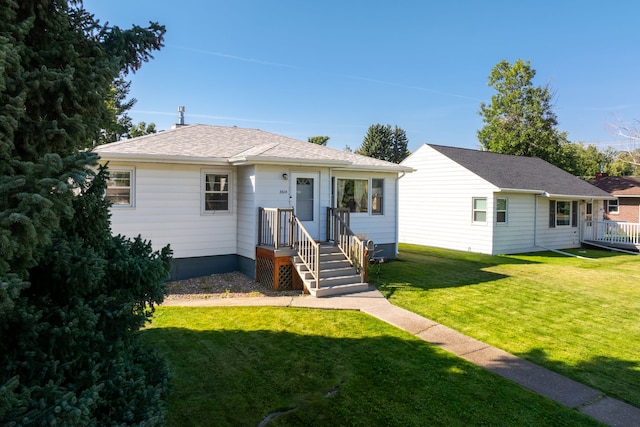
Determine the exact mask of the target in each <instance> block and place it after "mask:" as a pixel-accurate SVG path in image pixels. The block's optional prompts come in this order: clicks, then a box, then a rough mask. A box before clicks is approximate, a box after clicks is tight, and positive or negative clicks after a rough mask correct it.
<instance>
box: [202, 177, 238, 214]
mask: <svg viewBox="0 0 640 427" xmlns="http://www.w3.org/2000/svg"><path fill="white" fill-rule="evenodd" d="M230 188H231V174H230V173H219V172H211V171H203V173H202V189H203V192H202V201H203V208H202V211H203V213H215V212H231V197H230V191H229V189H230Z"/></svg>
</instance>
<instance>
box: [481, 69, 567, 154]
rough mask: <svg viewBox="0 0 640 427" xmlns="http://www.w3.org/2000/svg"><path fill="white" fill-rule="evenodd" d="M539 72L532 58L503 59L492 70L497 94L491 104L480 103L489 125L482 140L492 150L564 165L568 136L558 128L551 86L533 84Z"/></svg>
mask: <svg viewBox="0 0 640 427" xmlns="http://www.w3.org/2000/svg"><path fill="white" fill-rule="evenodd" d="M535 74H536V72H535V70H534V69H533V68H531V65H530V64H529V61H527V62H524V61H522V60H521V59H518V60H517V61H516V62H515V63H514V64H510V63H509V62H507V61H501V62H500V63H498V64H497V65H496V66H495V67H494V68H493V69H492V70H491V74H490V75H489V83H488V84H489V86H491V87H492V88H493V89H495V91H496V93H495V94H494V95H493V96H492V97H491V103H490V104H485V103H484V102H483V103H481V104H480V111H479V114H480V115H481V116H482V118H483V121H484V123H485V124H484V127H483V128H482V129H480V130H479V131H478V140H479V141H480V144H481V145H482V147H484V148H485V149H487V150H488V151H493V152H496V153H504V154H514V155H518V156H528V157H539V158H541V159H543V160H546V161H548V162H550V163H552V164H555V165H558V166H560V165H561V163H562V161H561V159H560V158H559V153H560V152H561V151H562V146H563V144H565V143H566V142H567V136H566V133H564V132H560V131H558V130H557V129H556V126H557V124H558V121H557V118H556V115H555V113H554V112H553V110H552V100H553V96H552V93H551V91H550V89H549V87H548V86H534V85H533V78H534V77H535Z"/></svg>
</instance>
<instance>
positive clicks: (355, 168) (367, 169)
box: [334, 165, 416, 173]
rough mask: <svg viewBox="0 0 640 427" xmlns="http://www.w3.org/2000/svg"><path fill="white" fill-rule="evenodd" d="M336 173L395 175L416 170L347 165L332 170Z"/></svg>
mask: <svg viewBox="0 0 640 427" xmlns="http://www.w3.org/2000/svg"><path fill="white" fill-rule="evenodd" d="M334 170H337V171H358V172H395V173H406V172H415V171H416V169H413V168H410V167H408V166H399V167H385V166H365V165H349V166H348V167H344V168H334Z"/></svg>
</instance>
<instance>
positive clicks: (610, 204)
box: [606, 199, 619, 214]
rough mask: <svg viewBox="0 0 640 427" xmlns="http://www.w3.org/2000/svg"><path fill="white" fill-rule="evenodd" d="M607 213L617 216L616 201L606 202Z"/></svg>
mask: <svg viewBox="0 0 640 427" xmlns="http://www.w3.org/2000/svg"><path fill="white" fill-rule="evenodd" d="M606 202H607V213H610V214H617V213H618V205H619V203H618V199H615V200H607V201H606Z"/></svg>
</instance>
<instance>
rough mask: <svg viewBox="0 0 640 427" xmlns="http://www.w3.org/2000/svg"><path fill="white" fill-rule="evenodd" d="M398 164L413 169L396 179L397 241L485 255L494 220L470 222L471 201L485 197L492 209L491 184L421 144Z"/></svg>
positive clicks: (488, 246)
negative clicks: (398, 185) (479, 222)
mask: <svg viewBox="0 0 640 427" xmlns="http://www.w3.org/2000/svg"><path fill="white" fill-rule="evenodd" d="M402 164H403V165H404V166H409V167H412V168H414V169H416V172H413V173H407V174H406V175H405V176H403V177H402V178H400V202H399V208H398V213H399V217H400V235H399V241H400V242H403V243H413V244H418V245H426V246H435V247H441V248H447V249H454V250H461V251H471V252H480V253H491V251H492V231H493V228H494V223H493V221H488V222H487V223H486V226H482V227H478V225H477V223H474V222H473V221H472V219H473V204H472V200H473V198H474V197H485V198H486V199H487V212H493V194H494V192H495V190H496V188H495V186H493V185H491V184H490V183H488V182H487V181H485V180H483V179H481V178H480V177H478V176H477V175H476V174H474V173H472V172H471V171H469V170H468V169H465V168H463V167H461V166H460V165H458V164H457V163H455V162H454V161H452V160H451V159H449V158H448V157H446V156H443V155H442V154H440V153H438V152H437V151H435V150H434V149H432V148H431V147H429V146H427V145H424V146H422V147H421V148H420V149H418V150H417V151H415V152H414V153H413V154H412V155H411V156H410V157H408V158H407V159H406V160H405V161H403V162H402Z"/></svg>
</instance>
